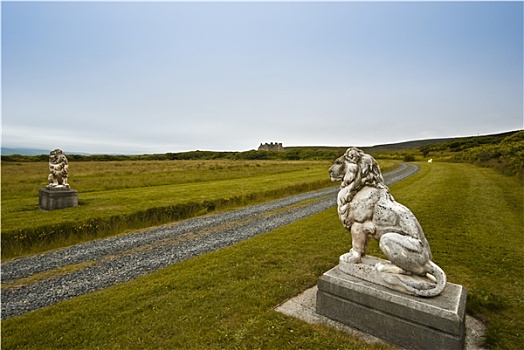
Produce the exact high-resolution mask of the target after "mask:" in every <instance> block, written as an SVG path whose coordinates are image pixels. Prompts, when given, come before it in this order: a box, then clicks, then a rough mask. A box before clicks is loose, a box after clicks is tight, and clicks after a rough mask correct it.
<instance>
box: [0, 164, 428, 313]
mask: <svg viewBox="0 0 524 350" xmlns="http://www.w3.org/2000/svg"><path fill="white" fill-rule="evenodd" d="M418 170H419V168H418V167H417V166H415V165H412V164H402V165H401V166H400V167H399V168H397V169H395V170H394V171H392V172H389V173H386V174H384V179H385V182H386V184H388V185H390V184H392V183H395V182H397V181H400V180H402V179H404V178H406V177H408V176H410V175H412V174H414V173H415V172H417V171H418ZM337 192H338V187H333V188H328V189H323V190H318V191H313V192H308V193H303V194H299V195H295V196H290V197H287V198H284V199H280V200H276V201H272V202H268V203H263V204H258V205H253V206H248V207H244V208H242V209H239V210H235V211H230V212H224V213H220V214H214V215H208V216H204V217H199V218H194V219H189V220H184V221H181V222H177V223H175V224H171V225H165V226H161V227H158V228H154V229H150V230H144V231H140V232H137V233H132V234H126V235H120V236H115V237H110V238H106V239H101V240H96V241H91V242H87V243H82V244H78V245H75V246H71V247H67V248H63V249H60V250H57V251H53V252H49V253H44V254H39V255H34V256H30V257H27V258H20V259H17V260H14V261H11V262H8V263H6V264H3V265H2V271H1V273H0V276H1V280H2V284H4V283H9V282H16V281H17V280H19V279H21V278H27V277H31V276H33V275H35V274H38V273H42V272H46V271H51V270H55V269H57V268H60V267H64V266H69V265H75V264H82V265H80V266H79V267H78V268H76V269H74V270H73V272H70V273H65V274H58V273H55V274H54V276H53V277H49V278H42V279H39V280H37V281H35V282H32V283H19V284H20V285H17V286H16V287H8V288H2V291H1V297H2V299H1V301H2V315H1V316H2V319H7V318H9V317H13V316H18V315H22V314H24V313H27V312H29V311H33V310H36V309H39V308H42V307H46V306H50V305H53V304H55V303H58V302H60V301H63V300H67V299H70V298H73V297H76V296H79V295H82V294H86V293H89V292H92V291H95V290H100V289H103V288H106V287H109V286H112V285H115V284H117V283H121V282H125V281H129V280H132V279H135V278H137V277H139V276H142V275H144V274H147V273H150V272H152V271H155V270H158V269H160V268H163V267H166V266H169V265H171V264H174V263H177V262H179V261H182V260H185V259H188V258H191V257H194V256H198V255H201V254H204V253H207V252H211V251H214V250H217V249H220V248H223V247H227V246H230V245H232V244H235V243H237V242H239V241H242V240H245V239H247V238H250V237H253V236H255V235H258V234H261V233H265V232H269V231H271V230H274V229H276V228H279V227H281V226H284V225H287V224H290V223H292V222H294V221H297V220H300V219H303V218H305V217H308V216H310V215H313V214H316V213H319V212H321V211H324V210H326V209H328V208H330V207H334V206H335V205H336V193H337ZM304 201H308V202H307V203H305V204H303V205H300V203H301V202H304ZM290 207H291V208H290Z"/></svg>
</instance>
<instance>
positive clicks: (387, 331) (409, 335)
mask: <svg viewBox="0 0 524 350" xmlns="http://www.w3.org/2000/svg"><path fill="white" fill-rule="evenodd" d="M466 295H467V292H466V289H465V288H464V287H462V286H460V285H457V284H452V283H447V285H446V288H445V289H444V291H443V292H442V293H441V294H440V295H438V296H436V297H433V298H421V297H416V296H411V295H407V294H403V293H401V292H397V291H395V290H391V289H389V288H386V287H383V286H380V285H377V284H374V283H371V282H367V281H364V280H362V279H359V278H357V277H353V276H350V275H348V274H346V273H344V272H342V271H341V270H340V269H339V268H338V267H334V268H333V269H331V270H329V271H328V272H326V273H324V274H323V275H322V276H321V277H320V279H319V281H318V292H317V304H316V311H317V313H318V314H321V315H324V316H326V317H328V318H330V319H332V320H335V321H338V322H341V323H344V324H347V325H349V326H352V327H354V328H357V329H359V330H361V331H364V332H366V333H368V334H371V335H373V336H376V337H377V338H380V339H383V340H385V341H388V342H390V343H393V344H396V345H398V346H401V347H403V348H406V349H420V350H422V349H449V350H451V349H462V348H463V347H464V340H465V320H466Z"/></svg>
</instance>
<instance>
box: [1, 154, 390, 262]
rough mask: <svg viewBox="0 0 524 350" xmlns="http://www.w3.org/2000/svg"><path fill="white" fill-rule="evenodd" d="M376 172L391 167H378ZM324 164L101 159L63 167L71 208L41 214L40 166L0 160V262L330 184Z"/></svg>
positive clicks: (44, 168) (43, 182)
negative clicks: (75, 201) (74, 199)
mask: <svg viewBox="0 0 524 350" xmlns="http://www.w3.org/2000/svg"><path fill="white" fill-rule="evenodd" d="M381 165H382V167H383V169H384V171H388V170H390V169H392V168H394V167H395V166H397V163H395V162H392V161H384V162H381ZM329 166H330V162H328V161H264V160H261V161H233V160H207V161H109V162H75V163H71V164H70V175H69V177H70V181H69V182H70V184H71V187H72V188H74V189H76V190H77V191H78V193H79V195H78V197H79V206H78V207H75V208H69V209H64V210H57V211H52V212H44V211H41V210H40V209H39V208H38V190H39V188H43V187H45V185H46V179H47V174H48V169H47V163H46V162H26V163H16V162H2V258H3V259H8V258H12V257H16V256H20V255H26V254H31V253H35V252H39V251H45V250H49V249H52V248H57V247H61V246H65V245H70V244H74V243H78V242H81V241H85V240H91V239H94V238H100V237H104V236H108V235H114V234H119V233H123V232H127V231H130V230H134V229H139V228H144V227H149V226H153V225H160V224H164V223H167V222H171V221H174V220H179V219H184V218H188V217H191V216H195V215H201V214H205V213H208V212H212V211H216V210H224V209H229V208H233V207H238V206H241V205H246V204H249V203H255V202H257V201H264V200H269V199H274V198H279V197H283V196H286V195H290V194H294V193H299V192H305V191H310V190H314V189H318V188H322V187H326V186H333V184H332V183H331V182H330V181H329V177H328V175H327V169H328V168H329Z"/></svg>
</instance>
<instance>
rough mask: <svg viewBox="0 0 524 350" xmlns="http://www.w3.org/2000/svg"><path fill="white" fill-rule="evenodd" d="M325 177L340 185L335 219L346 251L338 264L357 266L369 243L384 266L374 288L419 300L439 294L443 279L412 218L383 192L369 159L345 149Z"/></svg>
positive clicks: (375, 166) (379, 176)
mask: <svg viewBox="0 0 524 350" xmlns="http://www.w3.org/2000/svg"><path fill="white" fill-rule="evenodd" d="M328 172H329V176H330V177H331V180H332V181H341V183H342V184H341V186H340V191H339V193H338V196H337V205H338V215H339V218H340V220H341V221H342V225H343V226H344V227H345V228H346V229H348V230H349V231H350V232H351V238H352V247H351V249H350V250H349V253H347V254H344V255H342V256H341V257H340V259H341V261H342V262H343V263H346V264H359V263H361V261H362V257H364V256H365V254H366V246H367V243H368V240H369V239H370V238H371V237H373V238H375V239H376V240H377V241H379V246H380V250H381V251H382V252H383V253H384V255H385V256H386V257H387V259H388V260H389V262H388V263H383V264H377V265H376V266H375V268H376V271H377V272H378V273H376V274H375V277H377V279H381V280H382V281H381V283H380V284H382V285H384V286H388V287H390V288H393V289H395V290H401V291H404V292H406V293H409V294H412V295H418V296H423V297H434V296H436V295H439V294H440V293H442V291H443V289H444V288H445V286H446V280H447V278H446V274H445V273H444V271H443V270H442V269H441V268H440V267H439V266H438V265H437V264H435V263H434V262H433V256H432V254H431V250H430V248H429V243H428V241H427V239H426V237H425V235H424V231H423V230H422V227H421V226H420V224H419V222H418V220H417V218H416V217H415V215H413V213H412V212H411V211H410V210H409V209H408V208H407V207H405V206H404V205H402V204H400V203H398V202H397V201H395V199H394V198H393V196H392V195H391V193H390V192H389V188H388V187H387V186H386V184H385V183H384V178H383V177H382V173H381V171H380V167H379V166H378V164H377V162H376V161H375V159H374V158H373V157H372V156H370V155H369V154H366V153H364V152H362V151H361V150H360V149H358V148H354V147H352V148H348V150H347V151H346V153H344V155H343V156H341V157H340V158H338V159H337V160H336V161H335V163H334V164H333V165H332V166H331V167H330V168H329V171H328ZM373 271H375V270H373ZM403 275H404V276H407V275H414V276H420V277H421V278H420V279H413V278H403V277H402V276H403ZM423 280H425V281H423ZM382 282H383V283H382ZM433 282H436V283H433Z"/></svg>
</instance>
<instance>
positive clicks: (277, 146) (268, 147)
mask: <svg viewBox="0 0 524 350" xmlns="http://www.w3.org/2000/svg"><path fill="white" fill-rule="evenodd" d="M258 150H259V151H283V150H284V147H282V142H279V143H277V142H271V143H267V142H266V143H264V144H262V143H261V144H260V146H258Z"/></svg>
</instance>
